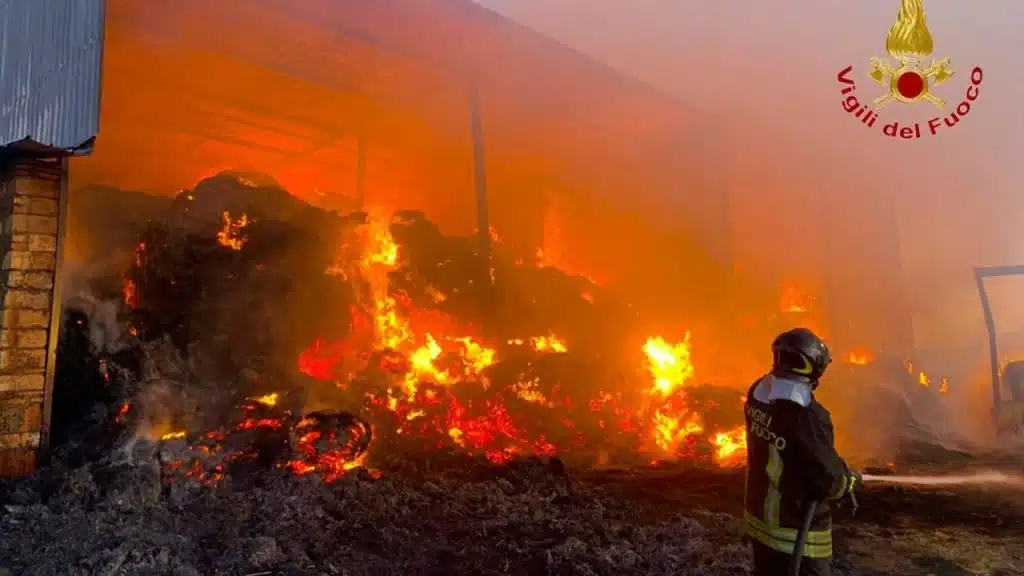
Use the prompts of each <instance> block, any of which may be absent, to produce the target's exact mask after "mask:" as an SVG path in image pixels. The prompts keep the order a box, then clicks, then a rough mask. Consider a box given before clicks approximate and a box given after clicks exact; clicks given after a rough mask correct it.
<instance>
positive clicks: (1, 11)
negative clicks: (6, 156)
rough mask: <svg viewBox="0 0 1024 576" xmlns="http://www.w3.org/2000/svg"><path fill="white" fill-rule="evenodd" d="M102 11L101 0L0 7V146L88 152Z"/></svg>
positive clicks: (96, 108) (2, 3)
mask: <svg viewBox="0 0 1024 576" xmlns="http://www.w3.org/2000/svg"><path fill="white" fill-rule="evenodd" d="M104 12H105V5H104V0H0V147H3V146H11V145H28V146H29V147H32V148H36V149H38V148H39V147H40V146H41V147H43V148H44V149H61V150H76V151H80V149H81V148H83V147H88V146H89V144H90V143H91V141H92V139H93V138H94V137H95V136H96V134H97V132H98V131H99V114H100V73H101V63H102V59H103V28H104Z"/></svg>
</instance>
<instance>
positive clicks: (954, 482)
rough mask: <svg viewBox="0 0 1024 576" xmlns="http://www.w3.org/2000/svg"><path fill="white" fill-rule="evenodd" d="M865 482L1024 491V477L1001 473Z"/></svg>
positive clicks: (880, 477)
mask: <svg viewBox="0 0 1024 576" xmlns="http://www.w3.org/2000/svg"><path fill="white" fill-rule="evenodd" d="M862 479H863V480H864V481H865V482H875V483H879V484H901V485H910V486H964V485H1000V486H1005V487H1008V488H1013V489H1015V490H1022V489H1024V476H1021V475H1019V474H1006V473H1003V472H977V473H974V474H959V475H951V476H945V475H933V476H884V475H875V474H864V476H863V477H862Z"/></svg>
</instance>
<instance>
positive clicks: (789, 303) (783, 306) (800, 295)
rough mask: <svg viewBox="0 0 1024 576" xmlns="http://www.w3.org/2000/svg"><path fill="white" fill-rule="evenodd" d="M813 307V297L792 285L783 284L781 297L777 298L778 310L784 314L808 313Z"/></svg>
mask: <svg viewBox="0 0 1024 576" xmlns="http://www.w3.org/2000/svg"><path fill="white" fill-rule="evenodd" d="M813 307H814V297H813V296H811V295H810V294H808V293H807V292H805V291H803V290H800V289H798V288H797V287H796V286H795V285H794V284H792V283H789V282H787V283H784V284H783V286H782V295H781V296H780V297H779V309H780V310H782V311H783V312H786V313H800V312H810V311H811V309H812V308H813Z"/></svg>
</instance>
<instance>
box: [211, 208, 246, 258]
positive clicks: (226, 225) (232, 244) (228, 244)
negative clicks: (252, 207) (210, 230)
mask: <svg viewBox="0 0 1024 576" xmlns="http://www.w3.org/2000/svg"><path fill="white" fill-rule="evenodd" d="M221 222H222V223H223V225H222V226H221V229H220V231H219V232H217V242H220V245H221V246H224V247H225V248H230V249H232V250H241V249H242V246H245V243H246V242H248V241H249V239H248V238H246V237H245V236H244V234H243V232H242V229H243V228H245V227H246V226H248V225H249V216H247V215H245V214H242V216H241V217H239V218H238V220H232V219H231V214H230V213H228V212H227V211H225V212H224V213H223V214H221Z"/></svg>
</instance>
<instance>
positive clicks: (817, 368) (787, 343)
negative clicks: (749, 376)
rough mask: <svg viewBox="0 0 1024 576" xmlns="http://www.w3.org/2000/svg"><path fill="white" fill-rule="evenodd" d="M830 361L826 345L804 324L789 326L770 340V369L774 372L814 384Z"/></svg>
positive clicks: (815, 384) (830, 357)
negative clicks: (799, 326) (801, 325)
mask: <svg viewBox="0 0 1024 576" xmlns="http://www.w3.org/2000/svg"><path fill="white" fill-rule="evenodd" d="M831 363H832V354H831V353H829V351H828V346H826V345H825V342H824V341H822V339H821V338H819V337H818V336H817V335H816V334H815V333H814V332H811V331H810V330H808V329H807V328H794V329H792V330H788V331H786V332H783V333H782V334H779V335H778V336H777V337H776V338H775V341H774V342H772V371H773V372H774V373H776V374H779V375H782V376H790V377H797V378H800V379H801V380H806V381H808V382H810V383H811V384H813V385H814V386H817V383H818V380H819V379H820V378H821V375H822V374H824V373H825V369H826V368H828V365H829V364H831Z"/></svg>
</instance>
